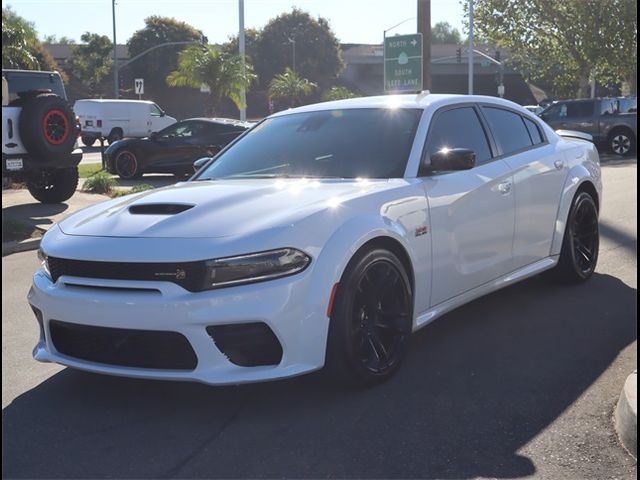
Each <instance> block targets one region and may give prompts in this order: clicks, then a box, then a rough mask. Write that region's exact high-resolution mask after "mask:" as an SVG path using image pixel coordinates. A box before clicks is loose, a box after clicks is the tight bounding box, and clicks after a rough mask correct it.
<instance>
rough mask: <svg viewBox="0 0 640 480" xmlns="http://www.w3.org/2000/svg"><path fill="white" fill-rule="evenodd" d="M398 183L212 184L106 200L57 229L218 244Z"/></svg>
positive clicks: (296, 181)
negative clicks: (216, 240)
mask: <svg viewBox="0 0 640 480" xmlns="http://www.w3.org/2000/svg"><path fill="white" fill-rule="evenodd" d="M399 182H403V181H402V180H362V181H357V180H354V181H352V180H306V179H283V180H280V179H278V180H213V181H196V182H185V183H181V184H177V185H175V186H171V187H166V188H162V189H158V190H152V191H148V192H143V193H141V194H138V195H133V196H130V197H123V198H119V199H115V200H110V201H107V202H104V203H101V204H98V205H94V206H92V207H89V208H87V209H84V210H81V211H79V212H77V213H75V214H73V215H71V216H69V217H67V218H66V219H64V220H63V221H62V222H60V223H59V227H60V229H61V230H62V231H63V232H64V233H65V234H67V235H87V236H101V237H139V238H198V237H199V238H217V237H225V236H233V235H242V234H246V233H255V232H258V231H261V230H265V229H269V228H276V227H283V226H291V225H295V223H296V222H297V221H299V220H302V219H304V218H307V217H308V216H309V215H312V214H314V213H316V212H318V211H320V210H323V209H327V208H331V207H335V206H337V205H343V204H345V202H348V201H349V200H350V199H353V198H358V197H361V196H363V195H367V194H370V193H372V192H377V191H381V190H386V189H389V188H393V186H396V185H397V184H399Z"/></svg>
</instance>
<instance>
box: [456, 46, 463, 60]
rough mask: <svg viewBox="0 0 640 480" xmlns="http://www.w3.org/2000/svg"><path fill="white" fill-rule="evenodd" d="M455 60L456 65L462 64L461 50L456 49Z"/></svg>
mask: <svg viewBox="0 0 640 480" xmlns="http://www.w3.org/2000/svg"><path fill="white" fill-rule="evenodd" d="M456 60H457V61H458V63H462V49H461V48H458V49H457V50H456Z"/></svg>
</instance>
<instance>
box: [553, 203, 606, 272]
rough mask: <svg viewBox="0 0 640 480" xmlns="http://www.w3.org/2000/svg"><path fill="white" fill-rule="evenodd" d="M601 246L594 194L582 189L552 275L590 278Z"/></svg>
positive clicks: (570, 217) (572, 207)
mask: <svg viewBox="0 0 640 480" xmlns="http://www.w3.org/2000/svg"><path fill="white" fill-rule="evenodd" d="M599 248H600V233H599V228H598V208H597V207H596V204H595V201H594V200H593V198H592V197H591V195H589V194H588V193H587V192H579V193H578V194H577V195H576V196H575V198H574V199H573V204H572V206H571V210H570V211H569V216H568V218H567V225H566V226H565V232H564V239H563V241H562V250H561V251H560V259H559V260H558V265H557V266H556V267H555V268H554V269H553V270H551V272H550V273H551V275H552V276H553V277H555V278H556V279H558V280H561V281H564V282H569V283H581V282H584V281H586V280H588V279H589V278H591V275H593V272H594V271H595V269H596V264H597V262H598V250H599Z"/></svg>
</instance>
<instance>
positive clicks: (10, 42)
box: [2, 7, 67, 81]
mask: <svg viewBox="0 0 640 480" xmlns="http://www.w3.org/2000/svg"><path fill="white" fill-rule="evenodd" d="M2 67H3V68H22V69H27V70H38V69H40V70H58V71H59V72H60V75H61V76H62V79H63V81H66V80H67V78H66V75H65V74H64V72H63V71H62V69H61V68H60V67H59V66H58V64H57V63H56V62H55V61H54V60H53V58H52V57H51V55H50V54H49V52H47V51H46V50H45V49H44V47H43V46H42V44H41V43H40V41H39V40H38V35H37V33H36V29H35V27H34V26H33V23H31V22H28V21H27V20H25V19H24V18H22V17H21V16H20V15H18V14H17V13H15V12H14V11H13V10H12V9H11V7H6V8H3V9H2Z"/></svg>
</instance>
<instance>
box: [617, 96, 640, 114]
mask: <svg viewBox="0 0 640 480" xmlns="http://www.w3.org/2000/svg"><path fill="white" fill-rule="evenodd" d="M618 103H619V104H620V107H619V108H620V113H637V112H638V99H637V98H621V99H620V100H619V102H618Z"/></svg>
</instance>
